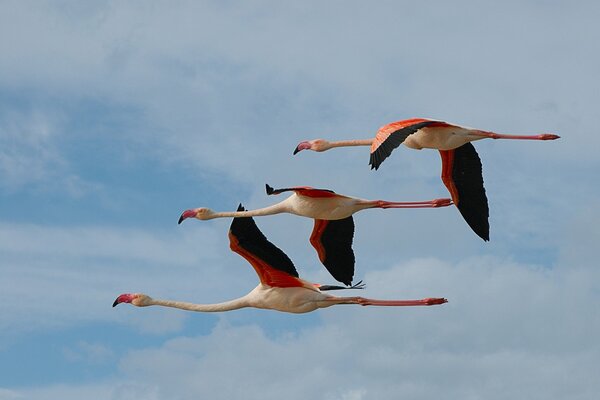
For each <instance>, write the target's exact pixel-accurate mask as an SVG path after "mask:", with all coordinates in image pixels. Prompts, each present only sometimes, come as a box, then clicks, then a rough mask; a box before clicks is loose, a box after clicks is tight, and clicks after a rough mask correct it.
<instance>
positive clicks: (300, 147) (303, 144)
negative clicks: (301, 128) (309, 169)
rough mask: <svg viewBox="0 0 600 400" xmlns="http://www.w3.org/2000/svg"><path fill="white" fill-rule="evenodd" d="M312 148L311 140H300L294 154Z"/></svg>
mask: <svg viewBox="0 0 600 400" xmlns="http://www.w3.org/2000/svg"><path fill="white" fill-rule="evenodd" d="M307 149H310V142H300V143H299V144H298V146H296V149H295V150H294V155H296V154H298V153H299V152H301V151H302V150H307Z"/></svg>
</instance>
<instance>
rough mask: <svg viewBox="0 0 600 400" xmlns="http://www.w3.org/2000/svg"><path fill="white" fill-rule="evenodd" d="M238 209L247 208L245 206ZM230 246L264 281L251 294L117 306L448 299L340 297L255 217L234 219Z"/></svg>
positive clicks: (292, 308) (130, 297)
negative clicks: (302, 273) (312, 278)
mask: <svg viewBox="0 0 600 400" xmlns="http://www.w3.org/2000/svg"><path fill="white" fill-rule="evenodd" d="M238 211H239V212H243V211H244V209H243V207H242V206H241V205H240V206H239V207H238ZM229 246H230V248H231V250H233V251H235V252H236V253H238V254H239V255H241V256H242V257H244V258H245V259H246V260H247V261H248V262H249V263H250V264H251V265H252V267H253V268H254V270H255V271H256V274H257V275H258V278H259V280H260V283H259V284H258V286H257V287H256V288H254V289H253V290H252V291H251V292H250V293H248V294H247V295H245V296H242V297H240V298H238V299H234V300H230V301H226V302H223V303H218V304H194V303H188V302H182V301H172V300H160V299H153V298H151V297H149V296H147V295H145V294H142V293H125V294H122V295H120V296H119V297H117V299H116V300H115V302H114V303H113V307H115V306H116V305H117V304H120V303H131V304H132V305H134V306H137V307H146V306H163V307H173V308H179V309H182V310H188V311H198V312H220V311H231V310H237V309H240V308H245V307H254V308H263V309H270V310H277V311H283V312H289V313H306V312H310V311H314V310H316V309H318V308H326V307H330V306H333V305H336V304H358V305H361V306H430V305H436V304H443V303H446V302H447V300H446V299H444V298H426V299H422V300H374V299H367V298H364V297H336V296H332V295H330V294H327V293H324V291H325V290H331V289H343V287H340V286H321V285H319V284H313V283H310V282H308V281H305V280H303V279H300V278H299V277H298V272H297V271H296V268H295V267H294V264H293V263H292V261H291V260H290V259H289V258H288V256H287V255H286V254H285V253H284V252H283V251H281V250H280V249H279V248H277V247H276V246H275V245H273V244H272V243H271V242H269V241H268V240H267V238H266V237H265V236H264V235H263V234H262V232H261V231H260V230H259V229H258V227H257V226H256V224H255V223H254V220H253V219H252V218H242V217H236V218H234V219H233V221H232V223H231V228H230V230H229ZM362 287H363V286H362V285H355V286H353V287H352V288H354V289H362Z"/></svg>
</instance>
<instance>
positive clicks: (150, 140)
mask: <svg viewBox="0 0 600 400" xmlns="http://www.w3.org/2000/svg"><path fill="white" fill-rule="evenodd" d="M599 12H600V6H599V5H598V4H597V3H596V2H578V3H577V4H569V5H566V4H564V3H562V2H554V1H546V2H544V1H525V2H517V1H505V2H502V3H494V2H474V1H457V2H452V3H451V4H450V3H448V2H443V1H432V2H427V4H422V3H419V2H391V1H390V2H386V1H382V2H377V3H376V4H367V3H365V2H354V1H349V2H348V1H344V2H341V1H330V2H312V1H305V2H302V3H296V4H290V3H288V2H273V1H255V2H251V3H242V2H230V1H227V2H191V1H190V2H187V1H182V2H177V4H171V3H170V2H160V1H154V2H135V1H131V2H116V1H99V2H93V3H92V2H70V1H61V2H45V1H40V2H35V3H25V2H3V3H2V4H0V51H1V54H2V57H0V400H9V399H10V400H13V399H34V400H42V399H56V398H61V399H81V398H106V399H115V400H122V399H131V398H146V399H192V398H194V399H195V398H203V397H209V396H210V398H212V399H220V398H223V399H231V398H241V397H243V398H246V399H253V398H261V399H271V398H281V396H282V395H285V397H286V398H289V399H301V398H302V399H304V398H306V397H307V396H311V397H313V398H323V399H343V400H363V399H392V398H399V397H406V398H414V399H430V398H436V397H437V398H439V397H440V396H443V397H444V398H452V399H465V398H471V399H479V398H486V399H505V398H509V397H510V398H547V399H563V398H567V397H568V398H570V399H591V398H595V397H594V395H596V394H597V393H598V392H599V391H600V387H599V383H598V381H597V379H596V377H595V374H594V372H595V371H596V369H597V367H598V363H599V362H600V346H599V345H598V341H597V337H598V334H599V333H600V315H599V314H598V310H597V306H596V305H597V304H598V301H599V300H600V299H599V294H600V286H599V284H598V282H599V279H600V272H599V269H598V266H597V257H596V252H595V247H594V246H595V245H597V243H598V242H599V241H600V229H599V228H598V226H599V223H600V212H599V211H598V209H597V204H599V201H600V189H599V188H598V185H597V183H596V182H597V175H598V172H600V162H599V161H598V160H599V159H598V156H597V149H598V148H600V139H599V135H597V134H596V131H597V127H596V121H595V120H596V113H597V110H598V109H599V106H600V104H599V101H598V96H597V93H599V92H600V87H599V86H600V81H599V80H598V73H597V71H598V70H600V57H598V55H597V53H598V52H597V43H596V42H597V38H598V37H599V36H600V28H599V27H598V24H597V23H596V16H597V15H598V13H599ZM412 117H432V118H436V119H441V120H446V121H449V122H454V123H458V124H463V125H467V126H473V127H478V128H482V129H487V130H494V131H497V132H506V133H541V132H553V133H557V134H559V135H561V137H562V138H561V139H560V140H558V141H554V142H516V141H491V140H489V141H480V142H477V143H476V144H475V147H476V148H477V151H478V153H479V155H480V157H481V159H482V162H483V166H484V179H485V184H486V190H487V193H488V198H489V202H490V224H491V233H490V234H491V241H490V242H489V243H484V242H483V241H481V240H480V239H478V238H477V237H476V236H475V235H474V234H473V233H472V232H471V231H470V230H469V228H468V227H467V225H466V224H465V223H464V221H463V220H462V219H461V217H460V215H459V213H458V212H457V211H456V209H454V208H447V209H437V210H373V211H365V212H363V213H360V214H358V215H357V216H356V217H355V223H356V235H355V245H354V247H355V252H356V257H357V274H356V277H357V278H358V279H364V280H365V281H366V283H367V290H366V291H365V293H364V294H365V296H369V297H374V298H421V297H429V296H436V297H437V296H443V297H446V298H448V299H449V301H450V302H449V303H448V304H446V305H444V306H441V307H435V308H426V309H406V310H399V309H395V310H394V309H376V308H367V307H365V308H359V307H334V308H331V309H327V310H321V311H318V312H315V313H312V314H308V315H286V314H280V313H275V312H269V311H264V310H240V311H237V312H230V313H226V314H221V315H208V314H191V313H185V312H180V311H178V310H165V309H160V308H147V309H136V308H134V307H127V306H122V307H118V308H116V309H113V308H111V304H112V302H113V300H114V298H115V297H116V296H117V295H118V294H120V293H123V292H144V293H147V294H149V295H151V296H155V297H162V298H172V299H178V300H187V301H193V302H199V303H207V302H218V301H222V300H226V299H230V298H233V297H238V296H240V295H242V294H244V293H246V292H248V291H249V290H251V289H252V288H253V287H254V286H255V285H256V277H255V275H254V272H253V271H252V269H251V268H250V267H249V266H248V265H247V263H246V262H245V260H243V259H242V258H241V257H239V256H238V255H236V254H234V253H232V252H231V251H230V250H229V246H228V240H227V229H228V227H229V223H230V221H228V220H213V221H207V222H200V221H190V222H186V223H185V224H182V225H180V226H178V225H177V219H178V217H179V214H180V213H181V211H182V210H184V209H187V208H192V207H200V206H207V207H210V208H213V209H216V210H231V209H234V207H236V206H237V204H238V203H239V202H243V203H244V205H246V206H247V207H249V208H256V207H262V206H265V205H268V204H271V203H272V202H273V201H274V200H276V199H273V198H268V197H267V196H266V195H265V193H264V184H265V183H269V184H271V185H272V186H274V187H284V186H292V185H309V186H314V187H322V188H330V189H333V190H335V191H337V192H338V193H343V194H348V195H354V196H357V197H363V198H381V199H386V200H399V201H402V200H425V199H431V198H437V197H445V196H446V195H447V192H446V190H445V188H444V187H443V185H442V184H441V181H440V179H439V174H440V160H439V155H438V154H437V152H434V151H427V150H424V151H421V152H417V151H412V150H408V149H405V148H400V149H398V150H396V151H395V152H394V154H393V156H392V157H390V158H389V159H388V160H386V162H385V164H384V165H383V166H382V168H381V169H380V170H379V171H377V172H373V171H371V170H370V169H369V168H368V165H367V164H368V150H367V149H366V148H349V149H343V150H337V151H335V150H332V151H330V152H327V153H323V154H317V153H312V152H303V153H301V154H298V155H297V156H295V157H293V156H292V151H293V149H294V147H295V146H296V144H297V143H298V142H299V141H301V140H305V139H313V138H317V137H323V138H328V139H334V140H335V139H349V138H368V137H372V136H373V135H374V134H375V132H376V130H377V128H378V127H379V126H381V125H383V124H385V123H388V122H391V121H395V120H399V119H405V118H412ZM257 223H258V225H259V227H260V228H261V229H262V230H263V232H264V233H265V234H266V235H267V237H269V239H270V240H271V241H272V242H274V243H275V244H276V245H277V246H279V247H280V248H281V249H283V250H284V251H285V252H286V253H287V254H288V255H289V256H290V258H292V260H294V262H295V264H296V266H297V268H298V269H299V271H300V273H301V275H302V276H303V277H305V278H306V279H309V280H312V281H316V282H323V283H330V282H331V281H332V279H331V278H329V277H328V275H327V273H326V271H325V269H324V268H323V267H322V266H320V265H319V263H318V260H317V258H316V255H315V253H314V250H313V249H312V248H311V247H310V245H309V244H308V237H309V234H310V230H311V227H312V221H310V220H307V219H301V218H298V217H294V216H287V215H285V216H276V217H268V218H261V219H260V220H258V221H257Z"/></svg>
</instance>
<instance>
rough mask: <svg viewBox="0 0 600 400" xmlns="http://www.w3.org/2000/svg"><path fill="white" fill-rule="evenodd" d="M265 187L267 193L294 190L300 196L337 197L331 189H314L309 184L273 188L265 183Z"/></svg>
mask: <svg viewBox="0 0 600 400" xmlns="http://www.w3.org/2000/svg"><path fill="white" fill-rule="evenodd" d="M265 187H266V189H267V194H268V195H272V194H280V193H283V192H296V194H299V195H301V196H308V197H337V196H338V195H337V194H336V193H335V192H334V191H333V190H328V189H315V188H312V187H310V186H297V187H291V188H285V189H273V188H272V187H271V186H269V184H266V185H265Z"/></svg>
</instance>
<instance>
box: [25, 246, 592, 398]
mask: <svg viewBox="0 0 600 400" xmlns="http://www.w3.org/2000/svg"><path fill="white" fill-rule="evenodd" d="M366 278H367V280H368V281H369V282H371V283H372V286H371V288H369V289H367V291H366V292H365V293H364V294H365V295H368V296H370V297H383V298H394V297H423V296H429V295H444V296H446V297H448V298H449V300H450V303H448V304H446V305H443V306H440V307H431V308H412V309H398V308H396V309H389V308H375V307H364V308H362V307H354V306H339V307H332V308H330V309H326V310H322V311H319V314H320V317H321V319H322V323H321V324H319V325H317V326H314V327H307V328H304V329H301V330H298V331H285V332H282V333H280V334H277V335H274V336H273V335H272V334H268V333H267V329H268V328H267V327H266V326H261V322H260V320H259V321H257V322H256V323H250V324H242V325H232V324H231V323H230V322H228V320H229V317H228V315H224V316H223V317H222V318H221V320H220V322H219V323H218V324H217V326H215V328H214V329H213V330H212V331H211V332H210V334H208V335H205V336H184V337H174V338H172V339H169V340H167V341H166V342H164V344H162V345H161V346H158V347H151V348H144V349H140V350H133V351H130V352H129V353H128V354H126V355H124V356H123V357H122V358H121V359H120V361H119V376H118V378H114V379H113V380H112V381H111V382H110V384H111V385H112V387H113V388H114V389H113V392H112V397H109V398H115V399H118V398H125V397H120V396H124V394H123V393H129V395H130V396H134V397H140V396H142V395H150V396H151V398H165V397H170V398H179V399H192V398H198V397H203V396H207V395H210V396H211V397H212V398H215V399H220V398H223V399H225V398H234V397H240V396H243V397H244V398H248V399H253V398H267V399H270V398H277V397H280V396H281V394H282V393H286V396H287V397H289V398H291V399H300V398H306V397H307V396H310V397H319V398H325V399H345V398H347V399H356V398H357V399H367V398H385V399H388V398H397V397H399V396H400V397H411V398H416V399H426V398H432V397H439V396H444V397H448V398H468V397H477V398H479V397H485V398H489V399H502V398H505V397H506V396H512V397H518V398H521V397H523V398H525V397H527V398H530V397H535V396H538V395H539V396H543V397H544V398H549V399H554V398H556V399H558V398H563V397H564V396H565V395H567V394H568V395H569V396H572V397H573V398H580V399H584V398H590V397H589V396H591V394H592V393H595V392H597V390H598V389H599V388H598V384H597V383H596V380H595V379H593V371H594V365H595V360H597V358H598V356H600V348H599V347H598V345H597V343H596V341H595V335H593V334H590V332H598V331H599V330H600V321H598V319H597V318H593V317H591V316H593V315H594V305H595V304H597V302H598V300H599V299H598V291H597V288H594V284H593V283H591V282H597V279H598V278H599V276H598V272H597V271H596V269H595V268H593V266H590V265H580V266H579V267H578V268H564V267H561V266H557V267H555V268H551V269H548V268H541V267H539V266H535V265H524V264H519V263H515V262H511V261H509V260H502V259H496V258H493V257H488V258H473V259H468V260H464V261H463V262H461V263H457V264H449V263H446V262H443V261H441V260H437V259H415V260H412V261H410V262H407V263H405V264H401V265H396V266H393V267H391V268H389V269H386V270H381V271H375V272H371V273H368V274H367V277H366ZM581 279H584V280H585V281H587V282H590V283H589V284H587V285H586V284H584V285H582V280H581ZM574 309H576V310H577V312H573V310H574ZM136 311H140V310H136ZM239 312H240V313H244V312H245V311H239ZM261 312H268V311H259V313H261ZM286 317H288V316H285V315H283V316H282V318H286ZM289 317H290V318H292V317H294V318H295V317H297V316H289ZM91 386H93V385H91ZM91 386H90V387H87V386H85V385H83V386H81V387H80V389H78V390H77V391H82V390H92V388H91ZM63 389H64V390H62V391H59V392H57V388H56V387H50V388H46V389H38V390H36V391H31V390H25V391H23V392H20V391H17V393H22V394H23V395H24V396H27V398H31V399H43V398H47V397H45V396H46V394H44V393H45V391H48V392H51V393H54V394H61V396H63V397H62V398H67V399H68V398H69V393H70V392H74V391H76V388H74V387H68V386H66V387H64V388H63ZM95 390H97V393H96V394H101V393H102V392H103V391H104V390H105V388H96V389H95ZM92 393H93V392H92ZM64 396H66V397H64Z"/></svg>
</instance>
